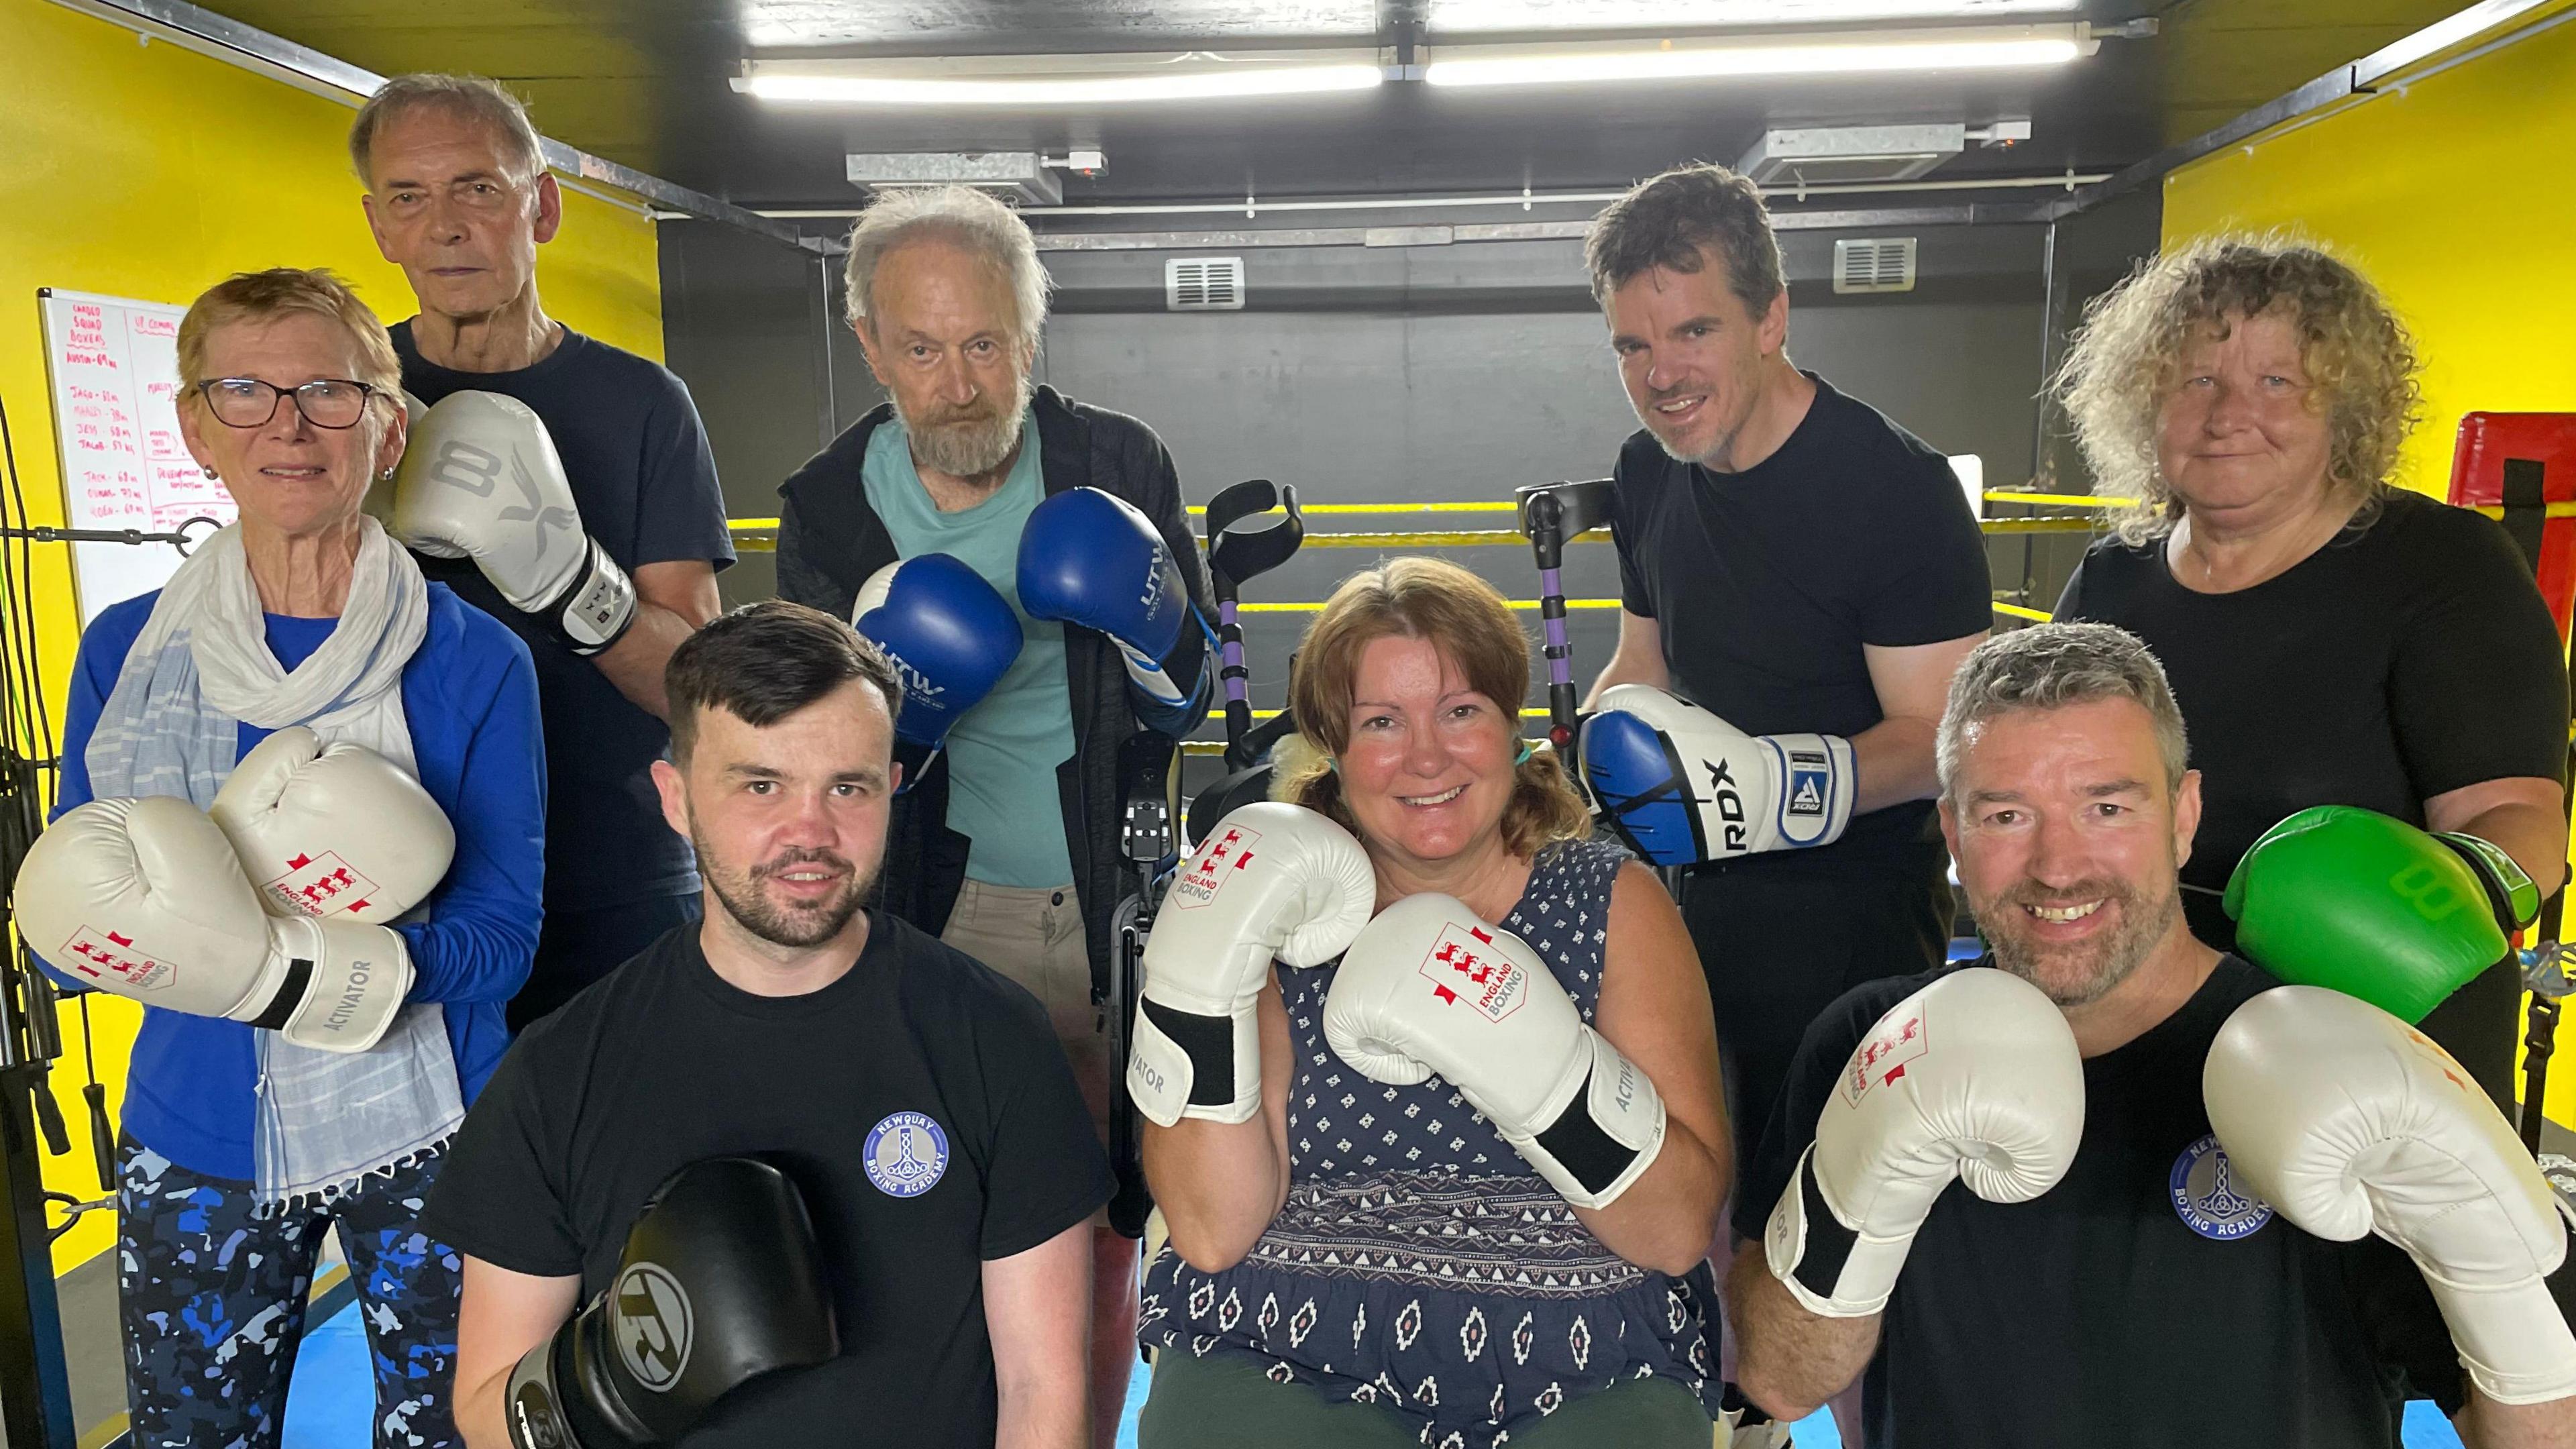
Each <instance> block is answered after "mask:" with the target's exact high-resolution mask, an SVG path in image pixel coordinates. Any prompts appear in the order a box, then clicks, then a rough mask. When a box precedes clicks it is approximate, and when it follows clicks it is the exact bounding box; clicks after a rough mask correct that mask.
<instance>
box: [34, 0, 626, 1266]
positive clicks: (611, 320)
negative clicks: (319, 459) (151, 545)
mask: <svg viewBox="0 0 2576 1449" xmlns="http://www.w3.org/2000/svg"><path fill="white" fill-rule="evenodd" d="M350 115H351V110H350V107H349V106H347V105H343V104H339V103H336V102H334V101H329V100H325V99H322V98H320V97H317V96H312V95H308V94H306V93H304V92H303V91H300V90H297V89H295V88H294V87H292V86H288V85H286V84H283V83H282V82H279V81H274V80H270V79H267V78H265V77H263V76H259V75H256V74H253V73H251V72H249V71H246V70H242V69H240V68H238V67H235V66H232V65H228V64H225V63H223V62H220V61H216V60H212V59H209V58H207V57H204V56H200V55H196V54H193V53H191V52H189V51H186V50H183V49H181V48H180V47H178V46H175V45H171V44H169V43H167V42H164V41H153V42H151V43H150V44H140V43H138V42H137V40H136V38H135V35H134V32H132V31H130V30H124V29H119V28H117V27H115V26H112V25H109V24H108V23H106V22H105V21H102V20H98V19H94V18H92V17H90V16H87V15H84V14H80V13H78V12H75V11H71V10H65V9H62V8H59V7H57V6H54V5H51V4H48V3H45V0H0V137H5V138H6V139H5V141H0V404H5V405H6V406H7V408H8V415H9V424H10V427H11V429H12V430H13V432H14V433H15V435H16V439H17V463H18V467H19V469H20V470H21V472H22V476H23V479H24V485H23V486H24V488H25V490H26V496H27V503H28V508H29V510H30V512H31V513H32V514H33V521H34V522H37V523H59V522H61V521H62V505H63V496H62V485H61V479H60V476H59V472H58V470H57V467H56V462H55V452H54V432H53V413H52V408H51V404H50V401H49V399H48V396H47V393H46V388H45V364H44V354H43V346H42V334H41V333H40V331H39V329H38V324H37V315H36V289H37V288H38V287H47V286H50V287H65V288H72V289H76V290H79V291H85V292H106V293H111V294H113V295H116V296H122V297H136V298H141V299H144V300H147V301H156V302H171V303H185V302H187V301H188V300H189V299H190V298H192V297H194V296H196V294H197V293H198V292H200V291H202V290H204V289H205V287H206V286H208V285H209V284H210V283H213V282H215V281H217V280H220V279H221V278H222V277H224V276H226V275H227V274H229V273H232V272H237V271H243V270H246V269H250V268H256V267H269V266H281V265H296V266H329V267H333V268H336V269H338V270H339V271H340V272H341V273H342V274H343V275H345V276H347V277H348V278H349V279H350V280H351V281H352V282H353V283H354V284H355V285H356V286H357V288H358V291H359V294H360V295H361V296H363V297H365V298H366V299H367V301H368V302H369V303H370V304H371V305H372V306H374V307H375V309H376V310H377V312H378V313H380V314H381V315H383V317H384V318H385V320H386V321H388V322H392V321H396V320H399V319H400V318H403V317H406V316H409V315H410V314H411V312H412V310H413V308H412V302H411V293H410V291H409V290H408V289H407V288H406V287H405V286H404V283H403V278H402V273H401V272H399V271H397V270H396V269H395V268H394V267H392V266H391V265H389V264H387V263H386V262H385V261H384V260H382V259H381V258H379V257H378V256H377V255H376V250H375V245H374V243H373V242H372V241H370V240H369V238H368V236H367V229H366V223H365V219H364V217H363V216H362V215H361V214H360V212H359V210H358V183H357V181H356V180H355V178H353V177H352V176H351V175H350V173H349V165H348V153H347V150H346V149H345V141H344V138H345V137H346V135H347V132H348V126H349V118H350ZM564 200H565V208H564V211H565V216H564V228H563V232H562V235H561V236H560V237H559V238H558V239H557V240H556V241H555V242H554V243H553V244H552V245H550V246H548V247H547V248H545V249H544V251H542V252H541V253H540V254H539V256H540V258H541V271H540V280H541V283H542V286H543V289H544V294H545V300H546V307H547V310H548V311H550V312H551V313H553V315H554V316H556V317H558V318H560V319H561V320H563V321H564V322H565V323H567V324H568V325H570V326H572V327H575V328H578V329H580V330H581V331H584V332H587V333H589V334H591V335H593V336H596V337H599V338H601V339H603V340H605V341H608V342H612V343H615V344H616V345H618V346H620V347H624V348H628V349H630V350H632V351H636V352H640V353H643V354H644V355H646V356H648V357H653V358H657V359H658V358H659V357H661V355H662V298H661V283H660V274H659V270H658V268H659V263H658V260H657V256H656V252H655V246H654V235H653V224H652V222H651V221H650V220H648V219H647V218H646V217H644V216H643V215H642V214H641V213H640V212H639V211H637V210H635V209H634V208H632V207H627V206H620V205H615V204H612V203H609V202H605V201H601V200H598V199H595V198H593V197H589V196H584V195H578V194H573V193H570V192H567V194H566V195H565V198H564ZM35 588H36V596H37V612H38V616H39V619H38V625H39V627H38V631H37V632H38V644H39V648H40V652H41V654H42V657H43V664H44V678H45V684H46V688H47V689H48V690H49V691H51V693H52V701H51V704H52V709H53V717H54V718H55V719H56V720H60V719H61V718H62V690H63V687H64V681H65V680H66V679H67V678H68V677H69V674H70V670H71V663H72V652H73V649H74V646H75V644H76V643H77V631H78V616H77V615H76V614H75V612H74V610H73V602H72V589H71V579H70V565H69V559H68V557H67V550H64V549H63V548H62V547H61V546H59V545H54V546H46V545H41V544H40V545H37V546H36V576H35ZM138 1015H139V1012H138V1010H137V1009H136V1008H135V1007H133V1006H132V1005H130V1004H129V1003H126V1002H122V1001H117V1000H114V999H111V998H105V997H101V998H98V999H97V1001H96V1003H95V1004H94V1005H93V1006H92V1008H91V1016H92V1023H93V1027H94V1029H95V1031H96V1034H97V1038H98V1048H99V1057H100V1061H99V1075H100V1077H101V1079H102V1080H105V1081H107V1082H108V1084H109V1100H110V1102H111V1104H113V1103H115V1102H116V1101H117V1100H118V1097H119V1095H120V1093H121V1091H122V1088H123V1085H124V1067H125V1059H126V1051H127V1048H128V1047H129V1045H130V1044H131V1042H132V1041H133V1036H134V1027H135V1022H136V1019H137V1017H138ZM63 1028H64V1030H63V1035H64V1038H65V1043H64V1044H65V1047H66V1048H67V1052H68V1054H67V1055H66V1056H65V1058H64V1060H63V1061H62V1062H61V1063H59V1064H58V1065H57V1068H56V1073H55V1077H56V1095H57V1096H58V1097H59V1099H60V1100H61V1101H62V1103H63V1111H64V1115H65V1116H66V1117H67V1118H68V1119H69V1121H70V1124H71V1128H72V1135H73V1138H74V1143H75V1151H74V1152H73V1154H72V1155H71V1156H69V1157H64V1158H55V1159H49V1160H48V1161H47V1163H46V1172H45V1181H46V1186H48V1187H49V1188H55V1189H58V1190H60V1191H64V1192H69V1193H72V1194H74V1195H76V1196H79V1197H81V1198H84V1199H87V1198H94V1197H97V1196H98V1195H99V1187H98V1182H97V1179H96V1176H95V1174H94V1172H93V1170H92V1168H91V1166H90V1154H89V1151H88V1148H87V1146H86V1143H87V1140H88V1139H87V1132H86V1129H85V1128H84V1127H83V1125H82V1122H83V1117H82V1113H83V1111H84V1110H85V1109H84V1108H83V1106H82V1103H81V1100H80V1094H79V1088H78V1083H79V1082H80V1080H81V1058H80V1052H81V1047H80V1022H79V1014H78V1011H77V1009H75V1008H66V1009H65V1011H64V1013H63ZM112 1240H113V1239H112V1226H111V1225H110V1224H109V1222H108V1221H107V1215H106V1214H104V1213H94V1214H91V1215H90V1216H89V1217H88V1218H86V1219H84V1220H83V1222H82V1224H81V1226H80V1227H79V1228H78V1229H77V1230H75V1231H74V1232H72V1233H71V1234H70V1235H68V1236H66V1237H65V1238H64V1239H63V1240H62V1241H61V1242H60V1243H58V1244H57V1245H56V1246H55V1250H54V1255H55V1256H54V1261H55V1264H56V1266H57V1267H58V1268H60V1267H68V1266H70V1265H71V1264H73V1263H76V1262H79V1261H81V1260H82V1259H85V1258H87V1257H89V1256H91V1255H92V1254H94V1253H97V1252H99V1251H100V1250H102V1249H103V1248H105V1247H106V1246H107V1245H108V1244H109V1243H110V1242H111V1241H112Z"/></svg>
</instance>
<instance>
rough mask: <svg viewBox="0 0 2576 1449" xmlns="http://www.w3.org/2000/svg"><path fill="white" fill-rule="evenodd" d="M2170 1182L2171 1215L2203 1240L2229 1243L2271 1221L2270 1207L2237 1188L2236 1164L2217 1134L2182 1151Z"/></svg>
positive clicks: (2202, 1138) (2243, 1189)
mask: <svg viewBox="0 0 2576 1449" xmlns="http://www.w3.org/2000/svg"><path fill="white" fill-rule="evenodd" d="M2169 1182H2170V1187H2171V1190H2172V1193H2173V1209H2174V1216H2175V1217H2178V1218H2180V1219H2182V1225H2183V1226H2184V1227H2187V1228H2189V1229H2191V1230H2192V1231H2193V1232H2195V1233H2198V1234H2200V1235H2201V1236H2202V1237H2204V1238H2209V1239H2213V1240H2215V1241H2217V1242H2221V1243H2232V1242H2235V1241H2236V1240H2237V1239H2238V1238H2244V1237H2251V1236H2252V1235H2253V1234H2254V1233H2255V1232H2256V1231H2257V1230H2259V1229H2260V1228H2261V1227H2262V1226H2263V1225H2264V1224H2265V1223H2268V1222H2270V1221H2271V1220H2272V1205H2271V1204H2270V1203H2267V1202H2265V1201H2263V1200H2262V1199H2261V1198H2259V1197H2256V1196H2255V1195H2254V1194H2253V1193H2251V1192H2249V1191H2247V1190H2246V1189H2245V1188H2243V1187H2240V1186H2238V1185H2237V1182H2236V1171H2235V1164H2233V1163H2231V1162H2229V1161H2228V1160H2227V1149H2226V1148H2224V1147H2221V1146H2219V1145H2218V1136H2217V1134H2216V1133H2208V1134H2204V1135H2203V1136H2202V1137H2201V1139H2200V1140H2199V1141H2197V1142H2194V1143H2193V1144H2191V1145H2190V1146H2189V1147H2186V1148H2184V1149H2183V1150H2182V1155H2181V1156H2179V1157H2176V1158H2175V1159H2174V1165H2173V1174H2172V1177H2171V1178H2170V1179H2169Z"/></svg>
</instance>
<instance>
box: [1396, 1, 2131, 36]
mask: <svg viewBox="0 0 2576 1449" xmlns="http://www.w3.org/2000/svg"><path fill="white" fill-rule="evenodd" d="M2078 8H2080V0H1717V3H1714V4H1712V3H1711V0H1431V6H1430V10H1429V12H1428V13H1427V15H1426V16H1425V19H1426V20H1427V21H1428V23H1429V25H1430V28H1431V31H1432V34H1433V36H1434V37H1435V38H1436V37H1438V36H1440V35H1443V34H1455V33H1459V32H1466V31H1513V30H1524V31H1526V30H1633V29H1640V28H1651V29H1665V30H1683V29H1689V30H1711V29H1717V28H1720V27H1724V26H1729V25H1818V24H1824V23H1826V22H1829V21H1844V20H1982V19H1997V18H2002V17H2008V16H2022V15H2063V14H2065V13H2067V12H2069V11H2072V10H2075V9H2078Z"/></svg>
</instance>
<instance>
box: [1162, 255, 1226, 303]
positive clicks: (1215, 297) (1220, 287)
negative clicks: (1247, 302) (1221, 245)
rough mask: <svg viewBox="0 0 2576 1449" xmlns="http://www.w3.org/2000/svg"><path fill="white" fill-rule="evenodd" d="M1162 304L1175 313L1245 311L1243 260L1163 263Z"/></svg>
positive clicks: (1183, 259)
mask: <svg viewBox="0 0 2576 1449" xmlns="http://www.w3.org/2000/svg"><path fill="white" fill-rule="evenodd" d="M1163 305H1164V308H1165V310H1167V311H1172V312H1239V311H1241V310H1243V258H1241V257H1174V258H1172V259H1171V260H1170V261H1167V262H1165V263H1163Z"/></svg>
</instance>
